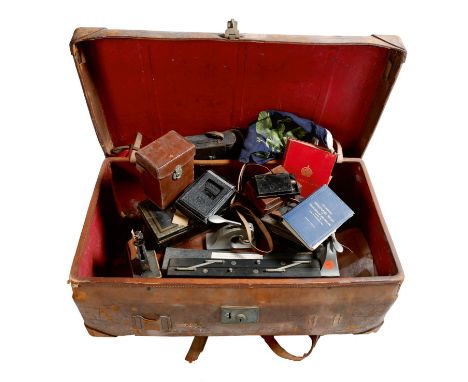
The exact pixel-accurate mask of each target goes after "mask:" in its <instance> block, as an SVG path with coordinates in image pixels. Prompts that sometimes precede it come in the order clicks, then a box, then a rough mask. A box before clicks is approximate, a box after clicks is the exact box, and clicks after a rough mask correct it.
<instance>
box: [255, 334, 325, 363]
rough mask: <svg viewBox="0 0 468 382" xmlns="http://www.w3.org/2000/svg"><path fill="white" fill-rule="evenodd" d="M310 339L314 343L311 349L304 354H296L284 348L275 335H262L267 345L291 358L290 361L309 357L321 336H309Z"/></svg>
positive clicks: (279, 354)
mask: <svg viewBox="0 0 468 382" xmlns="http://www.w3.org/2000/svg"><path fill="white" fill-rule="evenodd" d="M309 337H310V340H311V341H312V344H311V346H310V349H309V351H308V352H307V353H304V355H303V356H296V355H293V354H291V353H289V352H288V351H286V350H284V348H283V347H282V346H281V345H280V344H279V343H278V341H276V338H275V336H262V338H263V339H264V340H265V342H266V343H267V345H268V346H269V347H270V349H271V350H273V352H274V353H275V354H276V355H277V356H279V357H281V358H284V359H289V360H290V361H302V360H303V359H304V358H306V357H308V356H309V355H310V353H312V350H314V347H315V345H317V341H318V339H319V338H320V336H309Z"/></svg>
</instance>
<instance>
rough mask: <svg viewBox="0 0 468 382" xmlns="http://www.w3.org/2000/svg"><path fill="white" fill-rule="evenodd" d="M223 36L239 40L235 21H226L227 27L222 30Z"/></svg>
mask: <svg viewBox="0 0 468 382" xmlns="http://www.w3.org/2000/svg"><path fill="white" fill-rule="evenodd" d="M224 37H226V38H227V39H228V40H239V38H240V35H239V30H238V29H237V21H236V20H234V19H231V20H229V21H228V22H227V29H226V31H225V32H224Z"/></svg>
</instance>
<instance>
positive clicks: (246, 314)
mask: <svg viewBox="0 0 468 382" xmlns="http://www.w3.org/2000/svg"><path fill="white" fill-rule="evenodd" d="M258 316H259V309H258V307H257V306H222V307H221V323H223V324H253V323H256V322H258Z"/></svg>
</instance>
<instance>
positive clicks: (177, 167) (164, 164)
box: [135, 130, 195, 209]
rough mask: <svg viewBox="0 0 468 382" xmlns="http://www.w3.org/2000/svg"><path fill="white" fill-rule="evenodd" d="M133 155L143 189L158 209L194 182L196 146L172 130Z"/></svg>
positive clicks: (170, 201) (165, 205)
mask: <svg viewBox="0 0 468 382" xmlns="http://www.w3.org/2000/svg"><path fill="white" fill-rule="evenodd" d="M135 156H136V165H137V168H138V169H139V170H140V173H141V181H142V183H143V189H144V191H145V193H146V195H147V196H148V198H149V199H151V201H152V202H153V203H154V204H156V205H157V206H158V207H159V208H161V209H165V208H166V207H168V206H169V205H170V204H171V203H172V202H173V201H174V200H175V199H176V198H177V197H178V196H179V195H180V194H181V193H182V191H184V189H185V188H186V187H187V186H188V185H189V184H191V183H193V180H194V165H193V159H194V156H195V146H194V145H193V144H192V143H190V142H188V141H187V140H186V139H185V138H184V137H182V136H181V135H180V134H179V133H177V132H175V131H174V130H171V131H169V132H168V133H166V134H164V135H163V136H161V137H160V138H158V139H156V140H155V141H153V142H151V143H150V144H148V145H147V146H145V147H143V148H142V149H140V150H139V151H137V152H136V155H135Z"/></svg>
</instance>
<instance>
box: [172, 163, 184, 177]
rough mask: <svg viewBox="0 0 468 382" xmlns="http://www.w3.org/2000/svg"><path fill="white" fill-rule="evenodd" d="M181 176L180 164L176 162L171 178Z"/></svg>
mask: <svg viewBox="0 0 468 382" xmlns="http://www.w3.org/2000/svg"><path fill="white" fill-rule="evenodd" d="M181 177H182V166H181V165H180V164H178V165H177V166H176V168H175V169H174V172H173V173H172V179H173V180H177V179H180V178H181Z"/></svg>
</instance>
